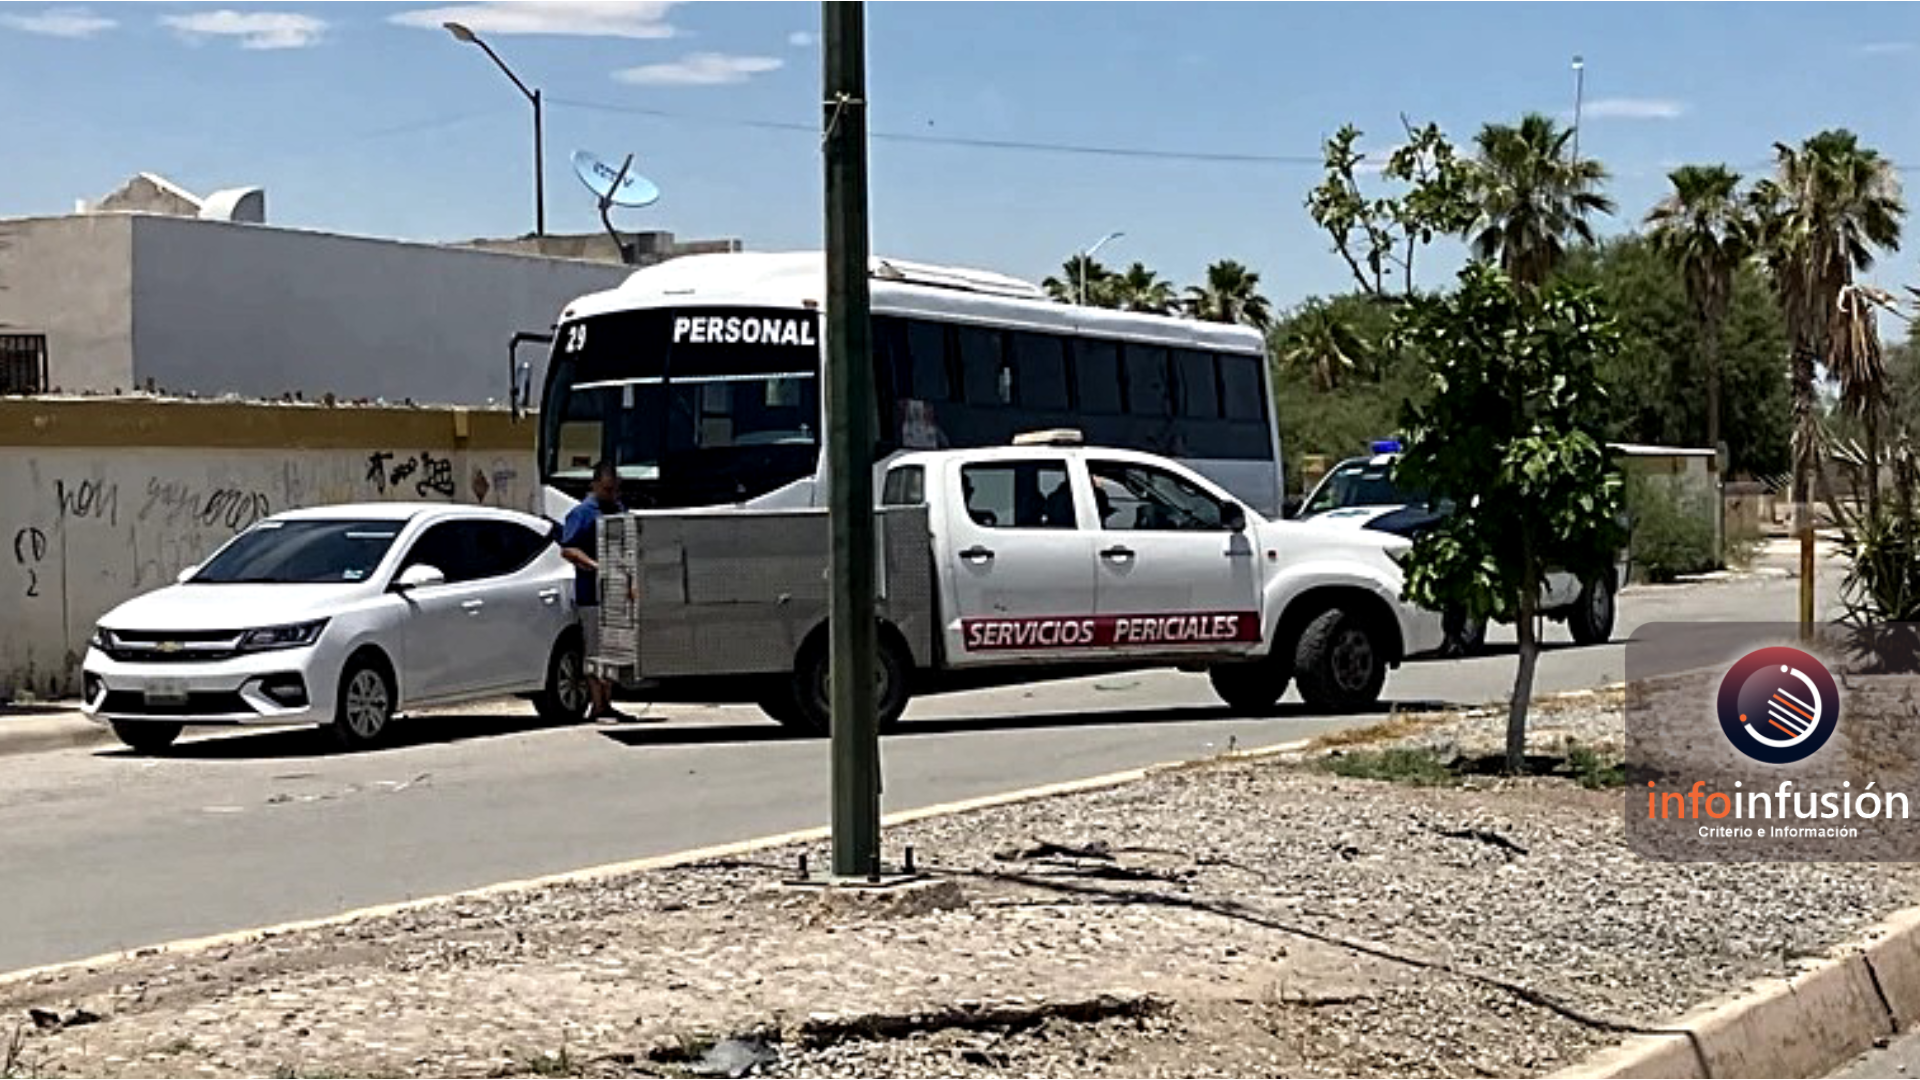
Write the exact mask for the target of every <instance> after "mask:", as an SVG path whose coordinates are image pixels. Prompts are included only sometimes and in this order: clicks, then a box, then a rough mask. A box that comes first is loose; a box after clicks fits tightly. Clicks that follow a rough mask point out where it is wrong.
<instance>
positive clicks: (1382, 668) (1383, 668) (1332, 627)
mask: <svg viewBox="0 0 1920 1080" xmlns="http://www.w3.org/2000/svg"><path fill="white" fill-rule="evenodd" d="M1293 669H1294V677H1295V678H1296V679H1298V680H1299V685H1300V697H1301V698H1302V699H1303V700H1305V701H1306V703H1307V704H1309V705H1312V706H1314V707H1315V708H1321V709H1352V708H1357V707H1359V706H1362V705H1371V704H1373V703H1374V702H1376V701H1378V700H1380V688H1381V687H1383V686H1385V685H1386V682H1387V656H1386V651H1385V650H1384V649H1383V648H1382V643H1381V641H1380V636H1379V634H1378V632H1376V631H1375V630H1374V628H1373V627H1372V626H1371V625H1369V624H1368V623H1367V620H1365V619H1363V618H1361V617H1359V616H1358V615H1355V614H1354V613H1352V612H1350V611H1347V610H1346V609H1344V608H1337V607H1336V608H1329V609H1327V610H1326V611H1323V612H1321V613H1320V614H1319V615H1316V616H1314V619H1313V621H1312V622H1310V623H1308V624H1307V628H1306V629H1305V630H1304V631H1302V632H1301V634H1300V643H1299V646H1298V647H1297V648H1296V650H1295V652H1294V657H1293Z"/></svg>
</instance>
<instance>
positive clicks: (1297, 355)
mask: <svg viewBox="0 0 1920 1080" xmlns="http://www.w3.org/2000/svg"><path fill="white" fill-rule="evenodd" d="M1394 307H1395V305H1391V304H1385V303H1382V302H1381V301H1380V300H1379V299H1377V298H1375V297H1374V296H1372V295H1371V294H1368V293H1360V292H1353V293H1347V294H1345V295H1340V296H1331V297H1316V298H1313V299H1310V300H1308V301H1306V302H1305V303H1303V304H1301V305H1299V306H1297V307H1295V308H1293V309H1292V310H1290V311H1288V312H1287V313H1286V314H1285V315H1283V316H1282V317H1281V318H1279V319H1278V320H1277V321H1276V322H1275V323H1274V325H1273V327H1272V329H1270V330H1268V331H1267V342H1268V352H1269V354H1270V355H1272V356H1273V357H1274V374H1273V380H1274V393H1273V399H1274V400H1273V408H1274V420H1275V422H1276V423H1277V424H1278V425H1279V428H1280V449H1281V455H1280V460H1281V462H1282V463H1283V464H1284V465H1285V466H1286V469H1287V490H1288V491H1292V492H1300V493H1303V494H1304V488H1303V486H1302V485H1303V481H1304V476H1303V473H1302V465H1303V464H1304V462H1305V459H1306V458H1307V457H1309V456H1323V457H1326V458H1329V459H1332V460H1339V459H1341V458H1346V457H1351V456H1353V455H1356V454H1363V453H1366V452H1367V445H1368V443H1369V442H1371V441H1372V440H1374V439H1379V438H1383V437H1385V436H1387V435H1391V434H1392V433H1394V432H1396V431H1398V430H1400V411H1401V409H1402V408H1403V407H1404V405H1405V403H1406V402H1408V401H1416V402H1417V401H1421V400H1424V395H1425V394H1426V392H1427V390H1426V372H1425V367H1424V366H1423V364H1422V362H1421V360H1420V358H1419V356H1418V355H1416V354H1413V353H1410V352H1407V351H1405V350H1396V349H1392V348H1389V347H1388V338H1389V336H1390V335H1391V332H1392V330H1393V312H1394ZM1322 318H1324V319H1325V320H1327V321H1329V322H1331V323H1333V324H1334V325H1335V326H1336V327H1338V328H1339V337H1340V340H1341V346H1340V347H1341V349H1342V350H1343V352H1344V353H1345V355H1346V356H1347V357H1348V358H1349V359H1352V360H1353V361H1354V364H1355V366H1354V368H1353V369H1352V371H1351V372H1349V371H1348V369H1347V368H1346V366H1345V365H1339V364H1338V361H1335V363H1336V364H1337V365H1338V369H1337V371H1336V374H1335V380H1336V381H1335V383H1334V385H1333V386H1332V388H1331V389H1328V388H1326V387H1324V386H1323V385H1322V381H1321V375H1320V373H1319V371H1318V368H1319V366H1320V363H1319V361H1320V358H1319V357H1315V356H1314V355H1313V354H1312V353H1311V352H1302V351H1299V350H1298V349H1297V346H1298V345H1299V344H1300V343H1301V342H1302V341H1303V340H1307V341H1310V340H1313V339H1314V338H1315V337H1316V336H1319V335H1321V333H1322V331H1321V330H1320V329H1318V328H1315V327H1313V326H1311V325H1310V324H1311V323H1313V322H1315V321H1318V320H1321V319H1322ZM1348 350H1350V351H1348ZM1349 375H1351V376H1353V377H1349Z"/></svg>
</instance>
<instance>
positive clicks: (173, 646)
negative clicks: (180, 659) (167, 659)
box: [153, 641, 186, 653]
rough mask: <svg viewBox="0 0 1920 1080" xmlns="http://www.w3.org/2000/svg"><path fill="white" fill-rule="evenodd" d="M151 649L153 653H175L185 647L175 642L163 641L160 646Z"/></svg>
mask: <svg viewBox="0 0 1920 1080" xmlns="http://www.w3.org/2000/svg"><path fill="white" fill-rule="evenodd" d="M153 648H154V651H155V652H163V653H177V652H179V651H180V650H181V649H184V648H186V646H185V645H182V644H180V643H179V642H177V641H163V642H161V643H160V644H158V645H155V646H154V647H153Z"/></svg>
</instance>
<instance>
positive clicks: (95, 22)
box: [0, 8, 120, 38]
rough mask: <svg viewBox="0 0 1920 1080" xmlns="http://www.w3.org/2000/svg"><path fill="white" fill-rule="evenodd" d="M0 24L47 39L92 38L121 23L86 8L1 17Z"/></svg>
mask: <svg viewBox="0 0 1920 1080" xmlns="http://www.w3.org/2000/svg"><path fill="white" fill-rule="evenodd" d="M0 24H4V25H6V26H10V27H12V28H13V29H15V30H24V31H26V32H27V33H29V34H43V35H45V36H47V37H58V38H90V37H92V36H93V35H95V34H98V33H101V32H102V31H106V30H111V29H113V28H114V27H116V26H119V25H120V22H119V20H117V19H109V18H107V17H106V16H104V15H95V14H94V13H93V12H91V11H88V10H87V9H86V8H48V9H47V10H45V11H42V12H40V13H39V14H38V15H5V16H0Z"/></svg>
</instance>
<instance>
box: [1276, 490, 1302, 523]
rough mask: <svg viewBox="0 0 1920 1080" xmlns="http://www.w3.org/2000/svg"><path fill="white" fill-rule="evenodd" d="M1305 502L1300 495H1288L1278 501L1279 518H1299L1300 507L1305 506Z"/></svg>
mask: <svg viewBox="0 0 1920 1080" xmlns="http://www.w3.org/2000/svg"><path fill="white" fill-rule="evenodd" d="M1306 501H1307V500H1306V498H1305V497H1304V496H1300V495H1289V496H1287V497H1286V498H1284V499H1282V500H1280V516H1281V517H1289V518H1290V517H1299V516H1300V507H1301V506H1303V505H1305V504H1306Z"/></svg>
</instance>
